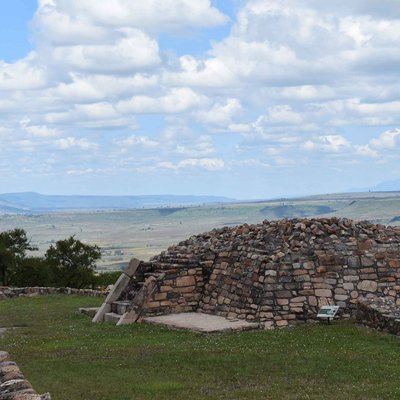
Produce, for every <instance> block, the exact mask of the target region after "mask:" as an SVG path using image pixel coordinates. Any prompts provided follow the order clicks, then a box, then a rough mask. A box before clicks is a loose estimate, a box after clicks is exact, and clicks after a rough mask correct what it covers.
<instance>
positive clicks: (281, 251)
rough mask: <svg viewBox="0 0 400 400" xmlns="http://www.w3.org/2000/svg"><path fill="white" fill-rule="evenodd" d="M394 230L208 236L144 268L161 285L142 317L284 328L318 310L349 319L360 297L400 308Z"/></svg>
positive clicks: (354, 225)
mask: <svg viewBox="0 0 400 400" xmlns="http://www.w3.org/2000/svg"><path fill="white" fill-rule="evenodd" d="M399 260H400V228H397V227H387V226H383V225H375V224H371V223H368V222H354V221H352V220H349V219H339V218H324V219H294V220H286V219H285V220H280V221H264V222H263V223H261V224H257V225H247V224H244V225H241V226H237V227H233V228H228V227H225V228H221V229H215V230H213V231H211V232H207V233H205V234H202V235H196V236H192V237H191V238H189V239H188V240H185V241H183V242H181V243H179V244H178V245H176V246H172V247H170V248H169V249H168V250H167V251H165V252H163V253H161V254H160V255H159V256H156V257H154V258H153V259H152V260H151V261H150V264H151V266H152V269H153V270H154V271H156V272H164V273H165V278H164V280H162V281H160V282H159V283H158V285H157V288H156V290H155V291H154V292H153V294H152V295H151V296H149V298H148V299H146V302H145V306H144V309H143V312H142V315H160V314H165V313H172V312H187V311H200V312H206V313H211V314H217V315H221V316H224V317H228V318H239V319H246V320H249V321H254V320H255V321H261V322H263V323H264V324H265V326H266V327H273V326H285V325H288V324H295V323H297V322H299V321H305V320H308V319H310V318H311V319H312V318H315V315H316V313H317V310H318V308H319V307H321V306H323V305H327V304H336V305H339V306H340V307H341V308H340V310H341V311H340V312H341V314H342V316H344V317H348V316H350V315H352V314H354V312H355V310H356V304H357V302H358V299H359V298H360V297H367V298H373V297H376V296H377V295H384V296H386V297H388V298H389V299H391V300H392V301H394V302H395V303H397V304H400V296H399V293H400V262H399Z"/></svg>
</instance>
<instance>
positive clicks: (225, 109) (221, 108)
mask: <svg viewBox="0 0 400 400" xmlns="http://www.w3.org/2000/svg"><path fill="white" fill-rule="evenodd" d="M241 111H242V106H241V104H240V101H239V100H237V99H232V98H231V99H227V100H226V102H225V103H224V104H221V103H216V104H214V105H213V106H212V107H211V108H210V109H209V110H207V111H198V112H196V113H195V115H196V118H197V119H198V120H199V121H201V122H202V123H204V124H211V125H225V126H228V125H230V124H231V123H232V119H233V118H234V117H235V116H238V114H239V113H240V112H241Z"/></svg>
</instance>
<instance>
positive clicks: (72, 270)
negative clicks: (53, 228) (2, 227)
mask: <svg viewBox="0 0 400 400" xmlns="http://www.w3.org/2000/svg"><path fill="white" fill-rule="evenodd" d="M35 250H37V248H36V247H34V246H33V245H32V244H31V241H30V239H28V237H27V235H26V232H25V230H24V229H20V228H16V229H12V230H8V231H4V232H0V285H1V286H57V287H64V286H69V287H74V288H86V287H96V286H106V285H108V284H110V283H114V282H115V279H116V276H115V275H116V274H110V273H108V274H105V275H104V274H103V275H102V276H101V277H99V278H98V277H97V275H96V274H95V268H96V261H97V260H99V259H100V258H101V252H100V248H99V247H98V246H96V245H94V246H92V245H88V244H84V243H82V242H81V241H80V240H77V239H75V238H74V236H70V237H69V238H68V239H64V240H59V241H57V242H56V243H55V244H54V245H51V246H50V248H49V249H48V250H47V252H46V254H45V255H44V257H27V251H35Z"/></svg>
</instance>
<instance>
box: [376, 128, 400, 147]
mask: <svg viewBox="0 0 400 400" xmlns="http://www.w3.org/2000/svg"><path fill="white" fill-rule="evenodd" d="M399 142H400V129H399V128H397V129H393V130H390V131H385V132H383V133H381V135H380V136H379V137H378V138H377V139H372V140H371V141H370V145H371V147H375V148H378V149H394V148H395V147H396V146H397V144H398V143H399Z"/></svg>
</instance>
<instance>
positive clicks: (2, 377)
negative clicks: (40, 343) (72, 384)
mask: <svg viewBox="0 0 400 400" xmlns="http://www.w3.org/2000/svg"><path fill="white" fill-rule="evenodd" d="M50 399H51V397H50V394H49V393H46V394H44V395H39V394H37V393H36V392H35V390H34V389H33V388H32V385H31V384H30V383H29V381H27V380H26V379H25V377H24V376H23V375H22V372H21V371H20V369H19V368H18V365H17V364H16V363H15V362H12V361H11V359H10V356H9V354H8V353H6V352H5V351H0V400H50Z"/></svg>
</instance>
